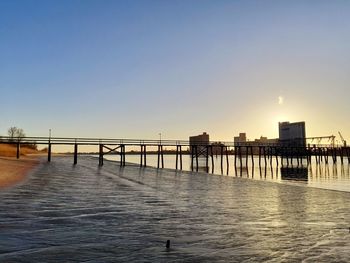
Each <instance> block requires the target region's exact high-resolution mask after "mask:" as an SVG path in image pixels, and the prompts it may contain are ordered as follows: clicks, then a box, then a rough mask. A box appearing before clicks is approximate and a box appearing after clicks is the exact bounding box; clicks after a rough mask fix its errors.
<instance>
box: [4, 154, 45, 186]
mask: <svg viewBox="0 0 350 263" xmlns="http://www.w3.org/2000/svg"><path fill="white" fill-rule="evenodd" d="M39 164H40V160H39V158H38V157H35V156H31V157H28V156H22V157H21V158H20V159H15V158H13V157H3V156H0V190H3V189H5V188H10V187H13V186H15V185H17V184H19V183H21V182H23V181H24V180H25V179H26V178H27V176H28V174H29V173H30V172H31V171H32V170H33V169H34V168H35V167H37V166H38V165H39Z"/></svg>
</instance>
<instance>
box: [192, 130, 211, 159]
mask: <svg viewBox="0 0 350 263" xmlns="http://www.w3.org/2000/svg"><path fill="white" fill-rule="evenodd" d="M193 145H196V146H197V153H198V155H201V154H203V153H204V152H206V146H207V145H209V134H207V133H206V132H203V134H201V135H197V136H190V153H193V152H192V151H193Z"/></svg>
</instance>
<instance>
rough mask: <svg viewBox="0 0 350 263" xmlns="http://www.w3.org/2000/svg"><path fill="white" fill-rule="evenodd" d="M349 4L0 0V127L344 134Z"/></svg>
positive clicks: (347, 130)
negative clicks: (282, 126)
mask: <svg viewBox="0 0 350 263" xmlns="http://www.w3.org/2000/svg"><path fill="white" fill-rule="evenodd" d="M349 14H350V1H233V0H232V1H220V0H216V1H204V0H198V1H147V0H142V1H103V0H96V1H88V0H84V1H78V0H69V1H63V0H57V1H53V0H45V1H39V0H36V1H29V0H28V1H24V0H22V1H14V0H0V88H1V98H2V99H1V103H0V134H6V130H7V128H8V127H10V126H18V127H21V128H23V129H24V130H25V132H26V133H27V135H31V136H41V135H47V134H48V130H49V129H50V128H51V129H52V132H53V136H73V137H77V136H78V137H84V136H89V137H113V138H150V139H152V138H158V134H159V132H161V133H162V134H163V137H164V138H169V139H170V138H171V139H186V138H187V137H188V136H189V135H195V134H198V133H201V132H203V131H207V132H209V134H210V135H211V139H214V140H232V138H233V136H234V135H236V134H237V133H238V132H247V135H248V138H251V139H253V138H256V137H259V136H260V135H264V136H268V137H277V136H278V131H277V122H278V121H285V120H289V121H302V120H305V121H306V124H307V135H308V136H320V135H329V134H336V133H337V131H338V130H339V131H341V132H342V133H343V135H344V137H347V138H349V139H350V122H349V113H350V106H349V105H350V104H349V98H350V74H349V70H350V15H349Z"/></svg>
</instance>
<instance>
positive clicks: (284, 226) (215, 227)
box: [0, 157, 350, 262]
mask: <svg viewBox="0 0 350 263" xmlns="http://www.w3.org/2000/svg"><path fill="white" fill-rule="evenodd" d="M315 172H316V171H315ZM254 176H255V175H254ZM256 176H260V175H256ZM279 177H280V176H279ZM0 200H1V201H0V229H1V236H0V262H58V261H59V262H242V261H243V262H262V261H265V262H281V261H282V262H283V261H284V262H300V261H304V262H350V252H349V251H350V233H349V227H350V193H349V192H342V191H330V190H324V189H317V188H313V187H304V186H299V185H290V184H281V183H274V182H270V181H263V180H250V179H246V178H240V177H235V176H221V175H220V176H217V175H210V174H206V173H191V172H179V171H175V170H168V169H164V170H162V169H159V170H157V169H154V168H150V167H147V168H142V169H140V168H139V167H137V166H126V167H125V168H120V167H119V165H118V164H117V163H115V162H109V161H105V164H104V166H103V167H101V168H99V167H98V166H97V160H96V159H95V158H92V157H84V158H80V159H79V162H78V165H76V166H73V165H72V159H71V158H65V157H55V158H53V161H52V162H51V163H46V162H44V163H43V164H42V166H41V167H39V168H38V169H37V170H36V171H35V172H33V174H32V175H31V176H30V177H29V179H28V180H27V181H26V182H24V183H23V184H22V185H19V186H17V187H14V188H12V189H8V190H6V191H2V192H0ZM168 239H169V240H170V241H171V248H170V249H169V250H167V249H166V248H165V242H166V240H168Z"/></svg>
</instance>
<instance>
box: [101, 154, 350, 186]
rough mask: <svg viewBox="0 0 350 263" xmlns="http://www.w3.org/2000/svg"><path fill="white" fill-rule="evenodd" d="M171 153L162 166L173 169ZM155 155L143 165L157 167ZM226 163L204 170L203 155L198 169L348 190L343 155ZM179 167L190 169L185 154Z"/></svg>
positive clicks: (349, 175)
mask: <svg viewBox="0 0 350 263" xmlns="http://www.w3.org/2000/svg"><path fill="white" fill-rule="evenodd" d="M105 158H107V159H109V160H119V156H117V155H105ZM175 160H176V159H175V155H164V167H165V168H169V169H175V167H176V162H175ZM126 162H130V163H135V164H140V156H139V155H130V154H129V155H126ZM157 162H158V159H157V155H147V165H148V166H151V167H157ZM228 163H229V165H228V166H227V162H226V158H225V157H224V158H223V162H222V164H223V165H222V169H221V158H220V157H214V166H212V165H211V161H210V160H209V163H208V166H209V168H208V170H207V168H206V160H205V158H203V157H202V158H199V163H198V170H199V171H202V172H209V173H212V174H218V175H229V176H236V177H243V178H250V179H255V180H263V181H266V180H267V181H272V182H278V183H285V184H298V185H304V186H310V187H317V188H322V189H330V190H337V191H345V192H350V165H349V162H348V160H347V159H346V158H345V159H344V163H343V164H342V163H341V161H340V158H339V157H338V161H337V163H336V164H333V162H332V161H330V162H329V164H325V163H324V162H322V163H321V164H317V163H316V162H315V160H314V159H313V160H312V163H311V165H307V162H306V160H303V163H302V164H301V163H299V165H298V164H297V161H296V160H294V161H293V165H292V164H291V163H289V165H288V166H287V164H286V162H285V163H284V164H283V166H282V165H281V160H279V163H277V162H276V159H275V158H273V159H271V160H270V159H267V160H266V163H265V161H264V159H263V158H262V160H261V165H259V158H258V157H254V163H253V162H252V160H251V158H248V162H246V159H245V158H242V164H241V163H240V160H239V158H237V160H236V166H235V162H234V156H229V158H228ZM193 166H194V167H193V170H195V171H196V162H195V161H194V164H193ZM183 170H184V171H191V170H192V169H191V158H190V156H188V155H184V156H183Z"/></svg>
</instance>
